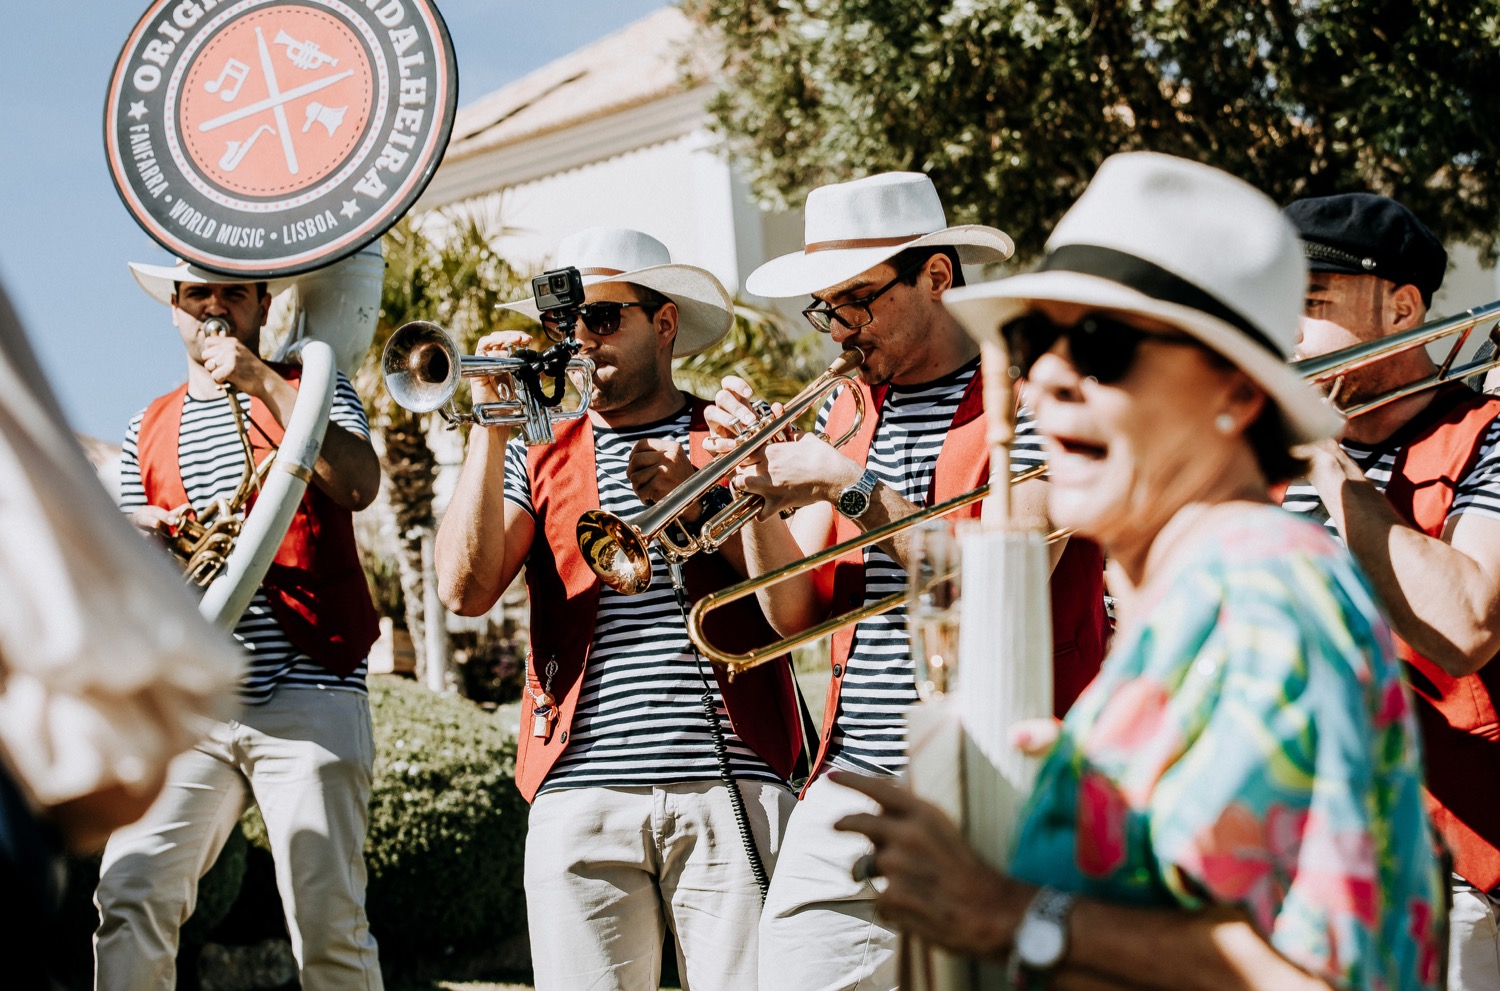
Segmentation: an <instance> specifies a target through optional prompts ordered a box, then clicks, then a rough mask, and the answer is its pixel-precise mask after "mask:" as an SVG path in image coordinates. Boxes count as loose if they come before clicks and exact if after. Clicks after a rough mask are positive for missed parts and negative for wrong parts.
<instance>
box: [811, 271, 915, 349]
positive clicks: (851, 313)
mask: <svg viewBox="0 0 1500 991" xmlns="http://www.w3.org/2000/svg"><path fill="white" fill-rule="evenodd" d="M926 264H927V259H926V258H924V259H922V260H921V261H920V262H918V263H917V264H915V265H909V266H907V267H906V268H904V269H902V270H901V271H899V272H897V273H896V277H895V278H894V279H892V280H891V281H889V282H887V283H886V284H885V285H883V286H881V287H880V288H879V289H877V290H875V291H874V292H872V293H870V295H868V296H861V297H859V298H858V299H851V300H849V302H847V303H840V304H839V305H838V306H829V305H828V304H827V303H824V302H822V301H821V300H819V301H817V302H815V303H814V304H813V305H812V306H809V307H808V308H807V309H805V310H803V311H802V315H803V316H804V317H807V322H808V323H810V324H812V325H813V329H814V330H816V331H818V332H819V333H823V334H831V333H833V322H834V321H835V320H837V321H838V322H839V323H841V324H843V325H844V326H845V327H848V328H849V329H850V330H858V329H859V328H861V327H865V326H868V325H869V324H870V322H871V321H873V320H874V319H875V315H874V314H873V313H871V312H870V304H871V303H873V302H875V301H876V300H877V299H879V298H880V297H881V296H884V295H885V294H886V293H887V292H888V291H889V290H890V289H891V288H892V287H893V286H895V285H896V284H897V283H898V282H900V281H901V280H902V279H904V278H906V277H907V276H908V275H910V274H911V273H913V272H915V271H916V270H917V269H919V268H921V267H922V266H923V265H926ZM840 310H844V311H846V312H844V313H840V312H839V311H840ZM861 314H863V318H861Z"/></svg>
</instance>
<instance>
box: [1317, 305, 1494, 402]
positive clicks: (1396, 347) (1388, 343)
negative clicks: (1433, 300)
mask: <svg viewBox="0 0 1500 991" xmlns="http://www.w3.org/2000/svg"><path fill="white" fill-rule="evenodd" d="M1496 319H1500V300H1496V301H1495V302H1493V303H1485V304H1484V305H1482V306H1476V307H1474V308H1472V309H1470V310H1466V311H1464V312H1463V313H1460V314H1459V315H1458V316H1454V317H1444V318H1443V319H1441V320H1432V321H1429V322H1428V323H1424V324H1422V325H1421V326H1420V327H1413V328H1412V329H1411V330H1407V331H1403V332H1402V333H1399V334H1392V335H1391V336H1390V337H1383V338H1381V339H1380V340H1377V341H1361V342H1360V343H1359V344H1352V345H1350V346H1349V347H1346V348H1339V349H1338V350H1337V351H1330V352H1328V353H1327V354H1320V355H1315V356H1313V357H1311V358H1303V359H1301V360H1300V361H1294V362H1292V371H1294V372H1296V373H1297V374H1298V375H1301V376H1302V377H1303V378H1305V379H1307V380H1308V381H1309V382H1312V383H1314V384H1320V383H1324V382H1334V383H1335V384H1334V386H1333V389H1332V391H1331V393H1330V397H1329V398H1330V401H1333V402H1335V404H1336V403H1337V398H1338V384H1337V380H1338V379H1340V378H1342V377H1343V376H1344V375H1345V374H1347V373H1349V372H1352V371H1354V370H1355V369H1356V368H1363V367H1364V366H1366V365H1372V364H1374V363H1375V362H1377V361H1380V360H1382V359H1384V358H1389V357H1391V356H1392V355H1395V354H1400V353H1402V352H1404V351H1410V350H1411V349H1413V348H1420V347H1426V346H1427V345H1429V344H1431V343H1433V342H1435V341H1440V340H1442V339H1443V338H1445V337H1451V336H1452V335H1454V334H1457V335H1458V339H1457V340H1456V341H1454V342H1453V345H1452V346H1451V347H1450V348H1449V349H1448V356H1447V357H1446V358H1444V359H1443V361H1442V362H1441V364H1439V366H1438V368H1437V370H1436V371H1435V372H1433V373H1432V374H1431V375H1429V376H1427V377H1426V378H1422V379H1418V380H1416V381H1415V382H1409V383H1407V384H1406V385H1402V386H1397V387H1396V388H1394V389H1391V390H1390V391H1388V392H1384V393H1381V394H1380V395H1378V396H1376V397H1374V398H1372V399H1368V400H1365V401H1364V402H1360V403H1355V404H1353V405H1351V406H1338V407H1337V408H1338V411H1339V412H1340V413H1342V414H1343V415H1344V416H1346V417H1354V416H1359V415H1360V414H1361V413H1368V412H1369V411H1370V410H1372V409H1378V408H1379V407H1381V406H1385V405H1386V404H1388V403H1393V402H1395V401H1396V400H1398V399H1405V398H1406V397H1407V396H1411V395H1415V394H1416V393H1419V392H1424V391H1426V390H1428V389H1435V388H1437V387H1438V386H1440V385H1447V384H1448V383H1450V382H1461V381H1463V380H1464V379H1467V378H1471V377H1473V376H1475V375H1482V374H1484V373H1485V372H1487V371H1489V370H1490V369H1492V368H1496V367H1500V347H1495V348H1494V349H1493V351H1492V353H1491V354H1489V355H1488V356H1487V357H1483V358H1478V357H1476V358H1474V359H1471V360H1470V361H1467V362H1465V363H1463V364H1461V365H1455V363H1456V362H1457V360H1458V352H1459V351H1460V350H1461V349H1462V348H1463V346H1464V344H1465V343H1466V342H1467V341H1468V339H1469V334H1470V332H1472V331H1473V329H1474V328H1475V327H1477V326H1478V325H1479V324H1482V323H1484V322H1485V321H1486V320H1496ZM1497 329H1500V327H1491V328H1490V332H1489V343H1490V344H1491V345H1496V344H1497V342H1500V334H1497Z"/></svg>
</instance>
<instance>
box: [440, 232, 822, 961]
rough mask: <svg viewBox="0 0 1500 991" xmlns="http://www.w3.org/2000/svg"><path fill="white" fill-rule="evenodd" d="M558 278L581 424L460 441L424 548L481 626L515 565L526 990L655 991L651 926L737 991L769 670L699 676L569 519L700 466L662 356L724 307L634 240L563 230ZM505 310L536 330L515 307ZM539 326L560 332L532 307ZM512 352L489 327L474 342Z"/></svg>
mask: <svg viewBox="0 0 1500 991" xmlns="http://www.w3.org/2000/svg"><path fill="white" fill-rule="evenodd" d="M557 263H558V265H559V266H560V267H561V266H572V267H575V268H577V269H578V270H579V272H580V274H581V275H582V277H583V284H584V287H585V296H584V303H583V305H582V306H581V307H580V308H578V309H577V310H576V316H577V319H578V322H577V328H576V334H577V341H578V343H579V344H580V345H581V350H580V352H579V354H580V357H583V358H587V359H590V360H591V361H592V362H593V363H594V369H595V370H594V376H593V381H592V395H591V397H590V404H589V408H588V412H587V415H586V416H585V417H582V418H577V419H573V420H569V421H565V422H561V423H559V424H558V425H557V428H556V439H555V442H554V443H552V444H546V445H534V446H530V447H528V446H527V445H525V444H523V443H521V442H520V441H519V440H510V437H509V429H508V428H505V427H499V428H493V429H485V430H481V429H476V430H474V431H472V432H471V433H470V435H469V449H468V452H467V454H466V456H465V459H464V466H463V471H462V474H461V475H460V478H459V481H458V485H457V487H456V489H455V491H454V495H453V499H452V501H451V502H450V504H449V506H448V509H447V512H446V513H445V514H444V517H443V520H442V524H441V526H440V527H439V530H438V538H437V554H436V563H437V572H438V582H439V588H440V590H441V594H442V597H443V601H444V602H445V603H446V604H447V606H448V607H449V608H450V609H452V610H453V611H454V612H458V613H461V614H464V615H477V614H481V613H483V612H485V611H487V610H488V609H489V608H490V607H491V606H492V605H493V604H494V603H495V600H496V599H497V598H499V596H500V594H501V593H502V592H504V590H505V589H506V588H507V587H508V586H509V585H510V583H511V581H512V580H513V579H514V578H515V576H516V575H517V573H518V572H519V571H520V569H521V567H522V565H523V564H524V565H525V566H526V582H527V588H528V591H529V593H530V604H531V649H530V651H529V656H528V663H527V677H526V693H527V695H528V696H529V700H527V701H526V702H525V703H524V709H523V718H522V723H521V733H520V748H519V756H518V758H517V762H516V783H517V785H518V786H519V787H520V789H521V792H522V794H523V795H525V797H526V798H527V799H528V800H529V801H531V803H532V808H531V816H530V822H529V830H528V833H527V840H526V859H525V883H526V905H527V914H528V916H529V918H530V934H531V952H532V964H533V969H534V974H535V980H536V985H537V987H538V988H539V989H542V991H549V989H550V991H571V989H574V988H580V987H589V988H598V989H606V988H616V989H621V991H634V989H637V988H645V987H656V985H657V983H658V980H659V977H660V972H661V947H662V940H663V936H664V933H663V929H662V924H663V921H665V922H666V924H667V925H668V926H670V928H671V930H672V932H673V934H674V936H675V938H676V944H677V947H678V960H679V970H680V972H681V976H682V979H683V987H685V988H686V987H690V986H691V987H705V988H723V989H751V988H754V987H755V986H756V970H755V964H756V939H755V937H756V919H757V917H758V916H759V914H760V904H761V897H762V889H761V883H763V880H764V876H765V875H766V874H768V873H769V872H770V871H771V870H772V868H773V867H774V865H775V862H776V858H777V854H778V851H779V848H780V845H781V836H782V827H783V825H784V823H785V820H786V817H787V815H788V813H789V812H790V809H791V806H792V804H793V801H794V799H793V796H792V793H791V791H790V790H789V789H788V788H787V786H786V784H785V779H786V778H787V776H788V775H789V773H790V772H791V766H792V762H793V760H794V759H795V757H796V755H797V750H798V747H799V745H800V727H798V725H797V723H796V722H795V721H794V719H793V717H792V715H791V713H792V712H794V711H795V710H794V709H793V707H792V704H791V700H792V695H791V688H792V686H791V681H790V675H789V672H788V670H787V668H786V667H785V666H767V667H765V668H763V669H761V670H758V671H755V672H751V674H750V675H749V676H746V677H743V678H736V679H735V680H734V682H733V683H732V684H731V683H729V682H728V681H727V680H726V679H724V678H723V677H722V676H721V675H720V674H719V672H717V671H716V672H715V673H714V674H713V675H710V674H709V673H708V670H707V669H708V665H707V664H706V663H704V662H702V661H701V660H700V659H699V658H698V657H697V655H696V653H695V652H694V650H693V647H692V645H691V643H690V642H689V640H688V637H687V633H686V629H685V626H684V618H683V615H682V611H681V610H682V607H683V603H682V602H681V601H680V600H679V598H678V597H676V596H674V582H673V581H672V580H670V579H671V578H672V577H675V576H669V575H668V574H667V567H666V564H665V561H664V560H662V559H661V558H660V555H659V554H656V553H652V554H651V558H652V560H651V562H650V564H651V565H652V566H654V570H655V576H654V580H653V581H652V582H651V583H650V586H649V587H648V588H647V589H646V590H645V591H644V592H641V593H640V594H635V595H627V594H622V592H620V591H617V590H616V588H615V586H614V585H604V584H602V583H601V581H600V579H599V577H598V576H597V575H596V574H595V572H594V571H593V570H591V566H590V562H589V561H588V560H586V558H585V556H584V553H583V552H582V550H581V549H580V547H579V543H578V538H577V532H576V528H577V524H578V521H579V518H580V516H582V515H583V514H584V513H585V512H586V511H590V510H599V509H601V508H602V509H604V510H607V511H608V512H610V513H613V514H615V515H616V516H622V517H629V516H634V515H637V514H639V513H640V512H641V511H642V508H643V504H648V503H652V502H656V501H659V500H662V499H664V498H665V497H666V496H667V495H668V494H669V493H671V492H672V491H673V490H674V489H676V488H677V487H678V486H679V485H680V484H681V483H682V482H683V481H685V480H686V479H687V478H688V477H689V475H690V474H691V473H692V472H693V471H694V466H695V465H701V464H702V463H703V462H704V461H706V460H707V457H706V455H705V454H704V449H703V442H704V440H705V439H706V437H707V432H708V428H707V426H706V424H705V422H704V419H703V411H704V409H705V408H706V407H708V405H709V404H708V403H706V402H705V401H703V400H701V399H697V398H696V397H693V396H690V395H687V394H685V393H683V392H682V391H680V390H679V389H678V388H677V386H676V385H675V384H673V382H672V359H673V357H674V356H682V355H691V354H697V353H698V352H701V351H705V350H707V349H708V348H711V347H713V346H714V345H715V344H717V343H719V342H720V341H721V340H723V338H724V336H725V335H726V334H727V333H728V332H729V329H730V327H731V326H732V324H733V320H734V315H733V311H732V309H731V304H730V299H729V295H728V293H726V292H725V290H724V288H723V286H721V285H720V284H719V282H718V280H717V279H715V278H714V277H713V275H711V274H710V273H709V272H707V271H704V270H703V269H700V268H694V267H692V266H688V265H681V264H674V263H673V262H672V260H671V257H670V255H669V253H668V251H667V248H666V246H665V245H663V244H662V243H661V242H660V241H657V240H656V239H655V238H653V237H650V236H648V235H646V234H643V233H641V232H639V231H633V230H623V229H607V228H594V229H590V230H586V231H582V232H580V233H578V234H575V235H573V236H571V237H569V238H566V239H564V240H563V242H562V243H561V244H560V245H559V247H558V252H557ZM511 308H512V309H515V310H517V311H519V312H521V313H524V314H525V315H527V316H530V317H532V318H536V316H537V308H536V306H535V305H534V304H532V303H531V302H529V301H528V302H523V303H517V304H513V305H512V307H511ZM541 322H542V326H543V329H544V330H546V331H547V332H548V333H549V335H550V336H555V337H563V336H564V334H565V332H564V331H562V330H561V329H560V326H559V324H558V322H557V319H556V315H555V314H554V313H552V312H550V311H549V312H547V313H546V314H544V315H543V317H542V321H541ZM529 344H530V336H529V335H528V334H526V333H522V332H516V331H501V332H498V333H493V334H490V335H488V336H486V337H485V338H483V339H482V340H481V341H480V342H479V350H480V352H481V353H482V354H483V355H491V356H504V355H506V354H508V353H509V352H510V351H512V350H514V349H518V348H525V347H527V346H528V345H529ZM496 398H497V394H496V392H495V389H494V383H492V382H488V383H487V382H485V381H484V380H482V379H480V380H476V386H475V401H476V402H485V401H494V400H495V399H496ZM720 488H722V487H720ZM724 491H725V492H726V493H727V490H724ZM705 499H707V497H705ZM710 509H711V507H706V506H697V505H695V506H692V507H689V508H688V510H687V511H685V512H684V513H683V514H682V517H681V520H682V522H683V523H684V524H685V525H686V526H687V527H689V528H690V529H691V528H693V527H695V526H697V525H700V524H701V522H702V519H703V518H704V515H705V514H706V513H707V512H709V511H710ZM683 571H684V572H685V580H686V581H688V582H689V583H697V582H700V581H701V582H703V583H704V585H703V587H705V588H715V587H722V586H724V585H727V584H730V583H731V582H732V581H733V580H734V579H735V578H736V577H737V575H735V574H734V573H733V572H732V570H731V569H729V568H728V567H727V566H725V565H724V564H723V562H722V561H721V560H719V559H718V558H710V559H705V558H704V556H703V555H699V556H698V557H695V558H693V559H692V560H690V561H688V562H687V563H686V565H685V566H684V568H683ZM767 635H769V633H768V634H767ZM747 861H748V863H747Z"/></svg>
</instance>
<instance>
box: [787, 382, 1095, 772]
mask: <svg viewBox="0 0 1500 991" xmlns="http://www.w3.org/2000/svg"><path fill="white" fill-rule="evenodd" d="M855 388H858V389H860V390H861V391H862V392H864V399H865V419H864V422H863V423H862V424H861V425H860V429H859V432H858V433H857V434H856V435H855V436H854V437H853V438H851V439H850V441H849V442H848V443H847V444H845V445H844V446H843V447H842V448H840V451H841V452H842V453H843V454H845V455H846V456H848V457H850V458H852V459H853V460H854V461H856V462H858V463H860V464H864V463H865V459H867V458H868V457H869V454H870V446H871V444H873V443H874V440H875V427H876V425H877V424H878V423H879V420H880V409H881V406H882V404H883V403H884V402H885V397H886V393H887V392H888V391H889V390H888V388H887V387H885V386H877V387H875V388H873V389H872V388H870V387H869V386H868V385H866V384H865V383H864V381H862V380H861V381H858V382H856V384H855ZM853 417H854V400H853V399H852V398H851V397H850V395H849V392H848V390H845V391H844V392H842V393H840V394H839V397H838V399H837V400H836V401H835V403H834V406H833V409H832V410H830V411H829V416H828V426H827V432H828V436H830V437H838V436H840V435H842V434H843V433H844V432H845V431H846V430H848V428H849V425H850V423H852V422H853ZM989 466H990V458H989V444H988V443H987V439H986V427H985V421H984V398H983V388H982V386H981V382H980V376H979V375H978V373H976V374H975V375H974V377H973V378H972V379H971V380H970V381H969V385H968V387H967V388H966V389H965V390H964V394H963V397H962V398H961V399H960V400H959V403H958V408H957V409H956V410H955V411H954V414H953V423H952V425H951V426H950V427H949V429H948V435H947V437H946V438H945V439H944V441H943V449H942V450H941V451H940V452H939V453H938V459H937V466H936V470H935V471H934V474H933V480H932V491H931V492H930V493H929V494H928V505H936V504H937V503H939V502H945V501H947V500H948V499H952V498H956V497H957V496H961V495H963V494H964V493H966V492H971V491H973V490H974V489H977V488H978V487H979V486H981V485H983V484H985V483H986V482H988V481H989ZM980 509H981V503H978V502H975V503H972V504H970V505H968V506H966V507H964V508H963V509H961V510H957V511H955V512H953V513H950V514H948V518H950V519H962V518H970V519H972V518H975V517H977V516H979V513H980ZM860 532H861V531H860V529H859V528H858V527H857V526H856V525H855V524H854V521H853V520H849V519H846V518H845V517H844V516H842V515H840V514H837V513H836V514H835V523H834V539H835V540H836V541H837V542H839V543H842V542H844V541H845V540H850V539H852V538H854V537H856V536H858V535H859V533H860ZM820 579H821V580H820V587H819V591H820V593H821V594H823V595H825V596H826V597H827V598H828V599H829V601H830V608H831V609H832V610H833V611H836V612H843V611H847V610H849V609H855V608H858V607H859V606H861V605H863V604H864V599H865V568H864V551H863V550H857V551H854V552H852V553H850V554H847V555H845V556H844V557H841V558H839V559H838V560H837V561H835V562H834V563H833V568H832V576H831V578H830V577H829V576H828V572H827V571H826V570H825V571H823V572H822V573H821V574H820ZM1048 589H1049V591H1050V598H1051V608H1052V692H1053V696H1052V697H1053V710H1054V712H1055V713H1056V714H1057V715H1058V716H1061V715H1062V714H1063V713H1065V712H1067V711H1068V709H1069V707H1071V706H1072V704H1073V702H1074V700H1075V699H1077V698H1078V696H1079V695H1080V694H1081V693H1082V692H1083V690H1084V688H1086V687H1087V686H1088V684H1089V682H1091V681H1093V680H1094V675H1096V674H1098V673H1099V665H1100V664H1102V663H1103V662H1104V655H1105V652H1106V650H1107V649H1108V646H1109V634H1110V629H1109V616H1108V615H1107V614H1106V612H1105V610H1104V556H1103V554H1102V553H1100V550H1099V546H1098V545H1097V544H1095V543H1093V542H1092V541H1089V540H1085V539H1083V538H1081V537H1071V538H1069V540H1068V546H1067V548H1066V549H1065V550H1064V551H1063V554H1062V557H1061V558H1060V559H1059V560H1058V562H1057V566H1056V567H1055V568H1053V569H1052V579H1051V581H1050V582H1049V583H1048ZM853 642H854V627H852V626H848V627H845V628H844V629H842V630H840V631H839V632H837V633H835V634H834V635H833V647H832V655H833V656H832V660H833V678H832V680H831V681H830V682H829V684H828V700H827V702H826V703H825V705H824V709H823V731H822V737H821V739H820V742H819V747H818V757H817V762H816V763H815V764H814V770H815V771H816V768H817V767H818V766H820V765H821V764H822V762H823V758H824V756H825V755H826V754H827V752H828V745H829V743H830V742H831V741H832V739H833V725H834V722H835V720H836V718H837V714H838V709H839V694H840V692H841V691H842V690H843V681H844V674H845V672H846V671H847V670H848V664H849V649H850V647H851V645H852V644H853Z"/></svg>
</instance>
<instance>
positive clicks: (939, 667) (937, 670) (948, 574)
mask: <svg viewBox="0 0 1500 991" xmlns="http://www.w3.org/2000/svg"><path fill="white" fill-rule="evenodd" d="M959 563H960V556H959V545H958V535H957V534H956V532H955V529H954V524H953V522H952V521H950V520H928V521H927V522H926V523H922V524H920V525H918V526H917V527H915V528H914V529H913V530H912V534H911V551H910V558H909V567H908V571H907V578H908V581H907V598H906V624H907V630H908V632H909V633H910V634H911V654H912V661H913V666H914V675H915V678H916V685H917V694H918V695H919V696H920V697H921V698H922V699H924V700H931V699H936V698H941V697H942V696H943V695H944V694H946V693H948V692H951V691H953V690H954V688H955V687H957V682H956V664H957V661H958V597H959Z"/></svg>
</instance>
